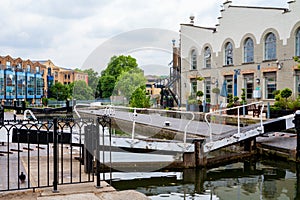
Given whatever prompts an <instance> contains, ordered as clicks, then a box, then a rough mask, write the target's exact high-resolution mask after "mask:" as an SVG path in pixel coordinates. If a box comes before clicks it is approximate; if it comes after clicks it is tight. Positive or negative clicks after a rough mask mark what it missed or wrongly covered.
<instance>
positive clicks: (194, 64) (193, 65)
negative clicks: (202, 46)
mask: <svg viewBox="0 0 300 200" xmlns="http://www.w3.org/2000/svg"><path fill="white" fill-rule="evenodd" d="M191 69H192V70H194V69H197V53H196V51H195V50H192V53H191Z"/></svg>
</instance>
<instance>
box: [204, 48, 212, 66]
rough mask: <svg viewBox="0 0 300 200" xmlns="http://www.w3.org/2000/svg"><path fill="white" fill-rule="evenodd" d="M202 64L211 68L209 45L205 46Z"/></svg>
mask: <svg viewBox="0 0 300 200" xmlns="http://www.w3.org/2000/svg"><path fill="white" fill-rule="evenodd" d="M204 65H205V67H206V68H211V50H210V48H209V47H206V48H205V52H204Z"/></svg>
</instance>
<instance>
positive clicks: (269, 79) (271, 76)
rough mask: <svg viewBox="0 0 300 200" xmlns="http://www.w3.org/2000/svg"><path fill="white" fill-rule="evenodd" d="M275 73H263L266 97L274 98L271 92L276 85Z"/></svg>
mask: <svg viewBox="0 0 300 200" xmlns="http://www.w3.org/2000/svg"><path fill="white" fill-rule="evenodd" d="M276 84H277V83H276V73H274V72H273V73H271V72H270V73H266V74H265V85H266V88H265V89H266V90H265V94H266V96H265V97H266V99H274V98H275V96H274V94H273V92H274V91H275V90H276V88H277V86H276Z"/></svg>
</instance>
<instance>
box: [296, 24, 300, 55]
mask: <svg viewBox="0 0 300 200" xmlns="http://www.w3.org/2000/svg"><path fill="white" fill-rule="evenodd" d="M296 56H300V28H299V29H298V31H297V33H296Z"/></svg>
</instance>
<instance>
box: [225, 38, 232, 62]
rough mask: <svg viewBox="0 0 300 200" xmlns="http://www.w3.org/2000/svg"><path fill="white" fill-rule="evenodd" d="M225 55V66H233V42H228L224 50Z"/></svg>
mask: <svg viewBox="0 0 300 200" xmlns="http://www.w3.org/2000/svg"><path fill="white" fill-rule="evenodd" d="M224 51H225V52H224V54H225V60H224V61H225V66H227V65H233V45H232V43H231V42H227V43H226V45H225V48H224Z"/></svg>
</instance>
